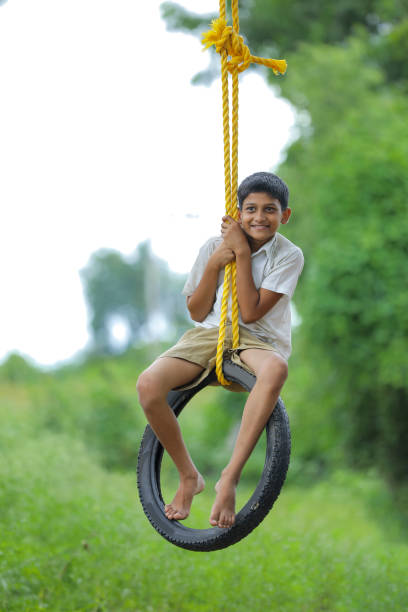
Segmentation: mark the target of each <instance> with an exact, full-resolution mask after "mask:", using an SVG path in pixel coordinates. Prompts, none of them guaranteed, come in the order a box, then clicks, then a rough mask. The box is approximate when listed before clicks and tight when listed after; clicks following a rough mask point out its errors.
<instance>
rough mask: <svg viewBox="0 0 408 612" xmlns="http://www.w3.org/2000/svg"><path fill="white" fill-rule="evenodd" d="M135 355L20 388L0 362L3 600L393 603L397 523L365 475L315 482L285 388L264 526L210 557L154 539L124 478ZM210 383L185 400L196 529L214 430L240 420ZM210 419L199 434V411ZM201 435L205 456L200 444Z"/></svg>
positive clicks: (280, 605)
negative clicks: (289, 452)
mask: <svg viewBox="0 0 408 612" xmlns="http://www.w3.org/2000/svg"><path fill="white" fill-rule="evenodd" d="M14 361H15V359H14ZM22 361H23V360H21V365H23V364H22ZM144 365H145V362H144V359H143V353H142V351H130V352H129V353H128V354H125V355H122V356H120V357H118V356H116V357H109V358H107V357H103V358H93V359H91V360H89V361H87V362H85V363H83V364H82V365H81V366H79V365H77V366H70V367H66V368H63V369H61V370H58V371H56V372H54V373H41V372H37V379H36V380H34V379H33V378H32V377H31V374H30V375H29V376H28V377H27V379H26V380H23V378H24V376H21V377H20V378H19V380H18V382H16V381H14V382H13V381H10V380H9V376H8V375H7V374H6V372H7V367H8V365H7V363H6V364H4V365H3V366H2V367H1V368H0V373H1V380H2V382H1V383H0V393H1V396H2V398H3V401H2V404H1V407H0V449H1V450H0V456H1V460H0V505H1V508H2V512H1V514H0V553H1V554H0V576H1V579H0V610H4V611H5V612H6V611H7V612H14V611H20V610H27V611H28V610H29V611H30V612H31V611H35V610H44V609H45V610H75V611H78V612H79V611H81V612H82V611H84V612H85V611H91V610H99V611H101V612H102V611H103V612H105V611H106V612H108V611H109V612H117V611H121V610H131V611H132V612H135V611H139V610H140V611H148V610H154V611H155V612H156V611H158V612H165V611H167V610H172V609H177V610H180V611H182V612H183V611H185V612H194V611H197V612H198V611H200V612H205V611H208V612H210V611H213V610H216V611H218V610H219V611H225V612H226V611H228V612H230V611H231V610H232V611H237V612H238V611H244V610H257V609H261V608H266V609H271V610H280V611H282V612H298V611H299V610H300V611H304V612H310V611H315V610H316V611H317V610H330V611H331V612H332V611H333V612H353V611H355V612H360V610H370V611H378V612H380V611H381V612H388V610H403V609H404V606H405V603H406V587H407V582H406V565H407V562H408V540H407V536H406V533H407V531H406V520H407V517H406V516H405V518H404V513H403V511H398V509H397V508H396V505H395V500H394V498H393V496H392V494H391V493H390V492H389V491H388V490H387V489H386V488H385V487H384V485H383V484H382V482H381V480H380V479H379V478H378V476H376V474H375V472H373V471H372V472H371V473H369V474H359V473H352V472H347V471H345V470H344V469H337V468H335V469H333V470H332V471H331V472H328V471H326V472H325V473H321V474H320V479H318V480H317V479H316V473H314V474H313V473H312V472H311V471H310V470H309V471H308V470H307V465H308V463H307V461H306V458H305V457H302V452H303V450H302V448H303V449H304V444H305V442H303V447H302V443H301V439H302V440H303V441H304V440H305V438H307V437H308V436H310V437H311V436H312V434H313V433H314V436H315V429H314V428H313V427H310V429H309V431H307V427H306V433H305V431H299V427H301V428H303V427H304V425H305V423H306V420H305V421H304V422H303V423H302V422H301V420H300V419H301V415H302V414H303V412H304V408H303V406H301V405H299V406H298V407H296V405H295V404H293V406H292V402H294V401H295V395H292V396H291V398H290V403H291V407H290V413H291V420H292V428H293V432H294V438H295V440H294V442H295V443H294V450H293V461H292V463H291V468H290V477H289V479H288V483H287V484H286V485H285V487H284V489H283V491H282V493H281V496H280V498H279V499H278V501H277V502H276V504H275V506H274V508H273V510H272V511H271V513H270V514H269V516H268V517H267V518H266V520H265V521H264V522H263V523H262V524H261V525H260V526H259V527H258V528H257V529H256V530H255V531H254V532H253V533H252V534H251V535H250V536H248V537H247V538H246V539H245V540H243V541H242V542H240V543H238V544H237V545H235V546H233V547H231V548H228V549H225V550H222V551H218V552H216V553H193V552H189V551H184V550H181V549H177V548H175V547H173V546H171V545H170V544H168V543H167V542H166V541H165V540H163V539H162V538H161V537H160V536H159V535H158V534H157V533H156V532H155V531H154V530H153V529H152V527H151V526H150V525H149V523H148V521H147V519H146V518H145V517H144V515H143V513H142V510H141V507H140V504H139V502H138V499H137V489H136V479H135V473H134V468H135V456H136V451H137V446H138V441H139V439H140V436H141V434H142V431H143V429H144V426H145V421H144V418H143V417H142V416H141V411H140V409H139V408H138V406H137V402H136V399H135V394H134V386H133V382H134V380H135V378H136V375H137V373H138V371H140V369H141V368H142V367H144ZM25 371H27V370H26V368H25V366H23V367H22V372H23V373H24V372H25ZM108 389H110V391H109V392H108ZM287 392H288V394H290V393H293V389H292V386H290V387H288V390H287ZM208 393H209V395H208V396H206V394H203V399H202V400H201V401H200V402H199V403H197V404H196V405H194V407H193V410H194V411H195V412H196V415H195V419H196V420H195V427H194V430H193V429H191V430H190V431H188V428H189V427H190V425H189V423H188V418H187V421H186V422H185V423H183V427H184V428H187V430H186V432H185V433H186V435H187V436H188V437H189V442H191V446H192V449H193V450H192V452H193V455H194V457H195V459H196V460H197V462H198V463H199V465H200V467H202V468H203V469H204V471H205V475H206V478H207V490H206V492H205V493H204V494H202V495H200V496H198V497H197V498H196V500H195V502H194V506H193V508H194V510H193V513H192V516H191V518H190V519H189V524H190V526H195V527H205V526H207V525H208V522H207V521H208V516H209V512H210V507H211V504H212V501H213V493H212V489H213V485H214V482H215V478H216V475H217V470H219V469H220V466H221V465H222V462H223V459H224V458H223V457H222V456H220V455H221V453H222V450H223V443H222V442H221V437H222V435H224V436H225V437H226V438H228V436H229V435H230V434H231V426H233V423H234V422H236V419H237V418H238V415H233V418H231V412H232V411H233V409H232V405H229V407H227V409H226V410H224V407H222V406H219V405H218V402H219V401H220V397H221V396H223V397H225V398H229V399H228V400H226V401H228V402H231V401H232V399H231V398H240V394H233V393H228V392H226V391H222V390H218V389H215V388H214V389H210V390H209V391H208ZM200 395H201V394H200ZM215 396H217V397H215ZM285 399H286V401H287V402H288V404H289V398H288V397H285ZM239 401H240V402H242V398H240V400H239ZM292 408H293V409H292ZM217 411H218V412H217ZM217 413H218V415H219V421H218V422H217V423H214V426H213V428H212V431H211V432H210V430H209V427H208V420H209V419H210V418H211V419H212V418H216V417H217ZM228 414H229V416H228ZM229 418H231V420H230V421H229V422H228V423H227V422H226V421H228V419H229ZM223 420H224V421H225V422H224V423H223ZM312 421H313V417H312ZM197 423H198V425H199V426H198V427H197ZM204 424H207V428H205V427H204V431H202V430H201V426H202V425H204ZM312 430H313V431H312ZM210 433H212V435H213V439H214V444H213V445H212V446H211V451H212V452H211V461H209V460H208V455H209V454H210V453H209V452H208V449H209V447H210V444H209V441H208V439H207V440H206V441H205V442H204V440H205V438H206V436H207V437H208V436H209V435H210ZM195 436H198V437H199V438H200V439H199V440H195V439H194V438H195ZM217 437H218V441H217ZM315 437H316V436H315ZM319 438H320V435H319ZM224 443H225V440H224ZM326 443H327V444H328V446H330V443H329V441H328V440H327V441H326ZM204 445H205V448H204ZM319 445H320V451H319V453H317V454H320V455H321V454H322V453H321V448H322V444H321V442H320V441H319ZM213 449H214V450H213ZM217 449H218V450H217ZM201 453H202V454H201ZM261 455H262V452H261V451H260V450H259V449H258V455H257V454H256V455H255V460H254V461H252V462H251V465H250V466H249V468H250V469H249V472H247V473H246V477H245V479H244V481H243V483H242V485H241V487H240V490H239V505H242V504H243V503H244V502H245V501H246V500H247V498H248V496H249V494H250V492H252V489H253V481H254V478H255V477H256V476H257V473H259V470H260V469H262V459H261ZM206 458H207V461H206ZM217 462H218V465H216V464H217ZM300 464H302V465H303V467H304V468H305V469H304V472H305V473H304V474H303V475H302V474H301V470H299V465H300ZM163 481H164V483H165V486H164V495H165V498H166V499H168V498H169V496H170V495H171V494H172V491H173V490H174V486H175V482H174V481H173V482H172V473H171V470H170V468H169V467H168V465H167V467H166V465H165V474H164V477H163ZM405 508H406V506H405Z"/></svg>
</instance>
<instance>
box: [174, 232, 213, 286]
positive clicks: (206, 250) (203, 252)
mask: <svg viewBox="0 0 408 612" xmlns="http://www.w3.org/2000/svg"><path fill="white" fill-rule="evenodd" d="M221 240H222V238H210V239H209V240H207V242H206V243H205V244H203V246H202V247H201V248H200V250H199V253H198V255H197V259H196V260H195V262H194V265H193V267H192V268H191V271H190V274H189V275H188V277H187V281H186V284H185V285H184V287H183V290H182V292H181V293H182V294H183V295H186V296H189V295H192V294H193V293H194V291H195V290H196V289H197V287H198V285H199V283H200V280H201V277H202V275H203V274H204V270H205V266H206V265H207V262H208V260H209V259H210V257H211V255H212V254H213V253H214V251H215V249H216V248H217V246H218V245H219V243H220V242H221Z"/></svg>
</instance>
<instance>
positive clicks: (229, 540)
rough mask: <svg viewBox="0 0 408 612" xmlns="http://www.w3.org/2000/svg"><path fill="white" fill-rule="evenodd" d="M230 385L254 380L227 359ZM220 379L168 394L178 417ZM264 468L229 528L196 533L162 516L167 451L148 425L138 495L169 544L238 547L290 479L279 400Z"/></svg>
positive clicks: (208, 548) (212, 377) (210, 378)
mask: <svg viewBox="0 0 408 612" xmlns="http://www.w3.org/2000/svg"><path fill="white" fill-rule="evenodd" d="M224 374H225V376H226V378H227V379H228V381H231V382H236V383H239V384H240V385H241V386H242V387H244V388H245V389H246V390H247V391H251V389H252V387H253V386H254V384H255V381H256V378H255V376H254V375H253V374H250V373H249V372H247V371H246V370H244V368H241V367H240V366H239V365H237V364H236V363H233V362H232V361H228V360H225V361H224ZM215 380H216V376H215V370H213V371H212V372H211V374H210V375H209V376H207V378H206V379H204V380H203V381H202V382H201V383H200V384H199V385H197V387H194V388H193V389H188V390H187V391H170V393H169V394H168V396H167V401H168V402H169V405H170V406H171V408H172V409H173V410H174V413H175V414H176V416H178V415H179V414H180V413H181V411H182V410H183V408H185V406H186V405H187V404H188V402H189V401H190V400H191V398H192V397H194V395H195V394H196V393H198V392H199V391H201V389H204V387H206V386H207V385H209V384H211V383H212V382H214V381H215ZM265 430H266V456H265V465H264V468H263V472H262V475H261V478H260V480H259V482H258V485H257V487H256V489H255V491H254V493H253V494H252V496H251V497H250V499H249V500H248V501H247V503H246V504H245V506H244V507H243V508H242V509H241V510H240V511H239V512H238V513H237V515H236V517H235V523H234V525H233V526H232V527H230V528H229V529H220V528H219V527H211V528H209V529H192V528H190V527H186V526H185V525H183V523H182V522H180V521H174V520H173V521H170V520H169V519H168V518H167V517H166V515H165V514H164V501H163V497H162V494H161V488H160V468H161V462H162V458H163V447H162V445H161V444H160V442H159V441H158V439H157V438H156V436H155V435H154V433H153V430H152V429H151V427H150V426H149V425H148V426H147V427H146V429H145V432H144V435H143V439H142V443H141V446H140V451H139V459H138V467H137V479H138V488H139V497H140V501H141V503H142V506H143V510H144V513H145V514H146V516H147V518H148V519H149V521H150V523H151V524H152V525H153V527H154V528H155V529H156V531H157V532H158V533H160V535H161V536H163V537H164V538H165V539H166V540H168V541H169V542H171V543H172V544H175V545H176V546H180V548H186V549H188V550H194V551H203V552H209V551H212V550H220V549H221V548H226V547H227V546H230V545H231V544H235V543H236V542H239V540H242V538H244V537H245V536H247V535H248V534H249V533H250V532H251V531H252V530H253V529H255V527H257V526H258V525H259V523H260V522H261V521H263V519H264V518H265V516H266V515H267V514H268V512H269V510H270V509H271V508H272V506H273V504H274V503H275V500H276V499H277V497H278V495H279V493H280V490H281V488H282V485H283V483H284V481H285V478H286V473H287V470H288V467H289V458H290V429H289V419H288V415H287V413H286V410H285V406H284V404H283V402H282V400H281V398H279V400H278V402H277V404H276V406H275V408H274V411H273V412H272V415H271V416H270V418H269V421H268V423H267V425H266V428H265Z"/></svg>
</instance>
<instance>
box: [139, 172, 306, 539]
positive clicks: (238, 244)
mask: <svg viewBox="0 0 408 612" xmlns="http://www.w3.org/2000/svg"><path fill="white" fill-rule="evenodd" d="M288 197H289V190H288V187H287V185H286V184H285V183H284V182H283V181H282V180H281V179H280V178H279V177H277V176H276V175H274V174H271V173H268V172H257V173H255V174H252V175H251V176H249V177H247V178H246V179H245V180H244V181H243V182H242V183H241V185H240V187H239V189H238V200H239V220H238V221H235V220H234V219H233V218H232V217H229V216H224V217H223V219H222V225H221V237H217V238H210V240H208V241H207V242H206V243H205V244H204V245H203V247H202V248H201V250H200V253H199V255H198V258H197V260H196V262H195V264H194V266H193V268H192V270H191V272H190V275H189V277H188V279H187V282H186V284H185V286H184V289H183V294H185V295H186V298H187V307H188V309H189V312H190V315H191V318H192V319H193V320H194V321H195V323H196V326H195V327H194V329H191V330H189V331H188V332H186V334H184V336H182V338H181V339H180V340H179V342H178V343H177V344H176V345H175V346H173V347H172V348H170V349H169V350H168V351H166V352H165V353H164V354H163V355H161V356H160V357H159V358H158V359H157V360H156V361H155V362H154V363H153V364H152V365H151V366H150V367H149V368H148V369H147V370H146V371H145V372H143V373H142V374H141V375H140V376H139V379H138V382H137V390H138V394H139V401H140V404H141V406H142V407H143V410H144V412H145V414H146V417H147V419H148V421H149V423H150V425H151V427H152V429H153V430H154V432H155V434H156V435H157V437H158V438H159V440H160V442H161V443H162V445H163V446H164V448H165V449H166V450H167V452H168V453H169V455H170V456H171V458H172V459H173V461H174V463H175V465H176V467H177V470H178V472H179V475H180V484H179V488H178V490H177V492H176V495H175V497H174V499H173V501H172V502H171V504H167V505H166V506H165V514H166V516H167V518H168V519H170V520H182V519H185V518H187V516H188V514H189V512H190V507H191V503H192V500H193V497H194V495H197V494H198V493H200V492H201V491H202V490H203V489H204V479H203V477H202V476H201V474H200V473H199V472H198V470H197V468H196V467H195V465H194V463H193V461H192V459H191V457H190V455H189V453H188V450H187V448H186V446H185V443H184V440H183V438H182V435H181V431H180V427H179V424H178V421H177V419H176V417H175V416H174V414H173V412H172V410H171V409H170V407H169V406H168V404H167V401H166V397H167V393H168V392H169V391H170V390H171V389H174V388H177V387H182V386H184V385H188V384H189V383H190V386H193V384H197V383H198V382H199V380H201V379H202V378H203V377H204V376H206V375H207V373H208V372H209V371H210V370H211V369H212V367H213V366H214V363H215V355H216V347H217V341H218V325H219V320H220V308H221V299H222V283H223V275H224V268H225V265H226V264H227V263H228V262H230V261H232V260H233V259H235V260H236V265H237V280H236V282H237V296H238V305H239V311H240V319H239V322H240V345H239V347H238V348H237V349H235V350H231V325H228V326H227V334H226V343H225V345H224V349H225V350H227V351H228V353H229V357H230V358H232V359H233V360H234V361H238V362H240V363H241V365H243V366H244V367H246V368H247V369H249V371H252V372H253V373H254V374H255V375H256V383H255V385H254V387H253V389H252V391H251V393H250V394H249V395H248V398H247V402H246V404H245V408H244V411H243V415H242V420H241V426H240V430H239V433H238V437H237V440H236V443H235V446H234V450H233V453H232V456H231V459H230V461H229V463H228V465H227V466H226V467H225V468H224V470H223V471H222V474H221V477H220V480H219V481H218V482H217V484H216V487H215V490H216V498H215V502H214V505H213V507H212V510H211V514H210V523H211V525H213V526H218V527H222V528H228V527H231V526H232V525H233V524H234V521H235V490H236V486H237V484H238V481H239V478H240V475H241V472H242V469H243V467H244V465H245V462H246V461H247V459H248V457H249V456H250V454H251V452H252V450H253V448H254V446H255V444H256V442H257V440H258V438H259V436H260V434H261V432H262V430H263V429H264V427H265V425H266V423H267V421H268V419H269V417H270V415H271V413H272V410H273V407H274V406H275V404H276V402H277V400H278V397H279V393H280V391H281V389H282V387H283V384H284V382H285V380H286V378H287V373H288V367H287V359H288V358H289V355H290V351H291V341H290V332H291V330H290V298H291V297H292V295H293V292H294V290H295V287H296V283H297V280H298V277H299V275H300V273H301V271H302V268H303V255H302V251H301V250H300V249H299V248H298V247H297V246H295V245H294V244H293V243H292V242H290V241H289V240H287V239H286V238H284V237H283V236H282V235H281V234H279V233H278V232H277V230H278V229H279V226H280V224H281V223H282V224H285V223H287V222H288V221H289V217H290V215H291V209H290V208H288ZM192 381H193V382H192Z"/></svg>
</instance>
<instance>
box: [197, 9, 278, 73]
mask: <svg viewBox="0 0 408 612" xmlns="http://www.w3.org/2000/svg"><path fill="white" fill-rule="evenodd" d="M211 26H212V28H211V30H208V32H205V33H204V34H203V37H202V43H203V45H204V51H205V50H206V49H208V48H209V47H211V46H212V45H214V46H215V50H216V51H217V53H220V54H221V53H222V52H223V51H226V53H227V56H228V57H229V58H230V59H229V60H228V62H227V68H228V71H229V72H230V73H232V72H233V71H234V70H235V69H238V72H243V71H244V70H246V69H247V68H249V66H250V65H251V64H252V63H254V64H261V65H263V66H266V67H267V68H272V70H273V71H274V73H275V74H285V72H286V67H287V64H286V61H285V60H275V59H265V58H262V57H257V56H256V55H252V54H251V52H250V50H249V47H248V46H247V45H246V44H245V43H244V39H243V37H242V36H241V35H240V34H238V32H235V30H234V29H233V28H232V26H229V25H227V21H226V20H225V19H224V18H222V17H219V18H218V19H214V20H213V21H212V23H211Z"/></svg>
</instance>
